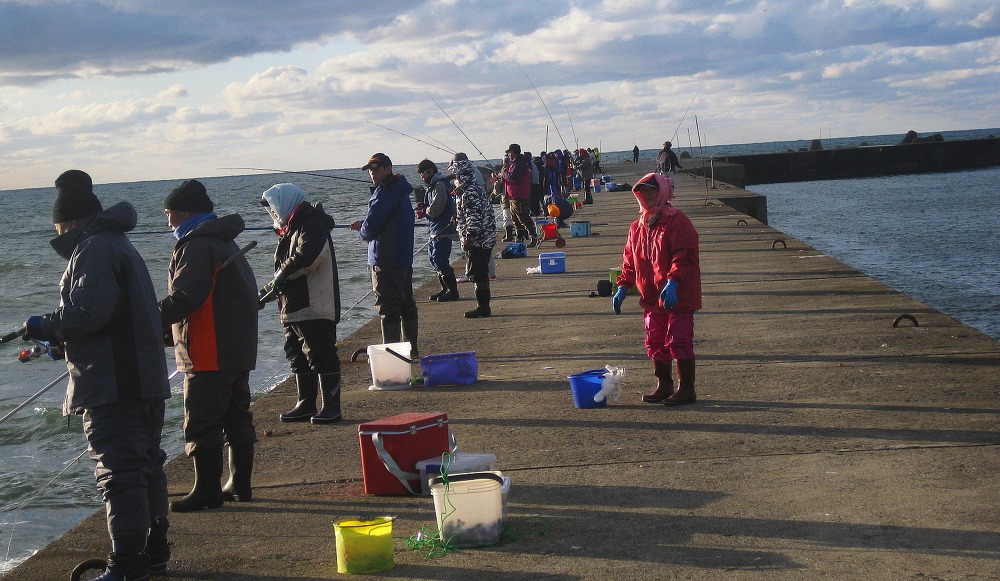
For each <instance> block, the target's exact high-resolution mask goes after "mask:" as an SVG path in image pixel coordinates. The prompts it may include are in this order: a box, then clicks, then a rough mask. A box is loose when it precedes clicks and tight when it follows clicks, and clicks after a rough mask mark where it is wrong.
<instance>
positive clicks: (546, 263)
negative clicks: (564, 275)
mask: <svg viewBox="0 0 1000 581" xmlns="http://www.w3.org/2000/svg"><path fill="white" fill-rule="evenodd" d="M538 266H539V267H541V269H542V274H554V273H559V272H566V253H565V252H543V253H541V254H539V255H538Z"/></svg>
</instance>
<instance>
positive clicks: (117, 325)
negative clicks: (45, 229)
mask: <svg viewBox="0 0 1000 581" xmlns="http://www.w3.org/2000/svg"><path fill="white" fill-rule="evenodd" d="M52 223H53V224H54V225H55V229H56V233H57V234H58V236H57V237H56V238H54V239H53V240H52V241H51V245H52V248H53V249H54V250H55V251H56V252H57V253H58V254H59V255H60V256H62V257H63V258H65V259H66V260H67V261H68V265H67V266H66V271H65V272H64V273H63V277H62V281H60V283H59V294H60V297H59V307H58V308H56V309H55V310H54V311H52V312H51V313H49V314H47V315H35V316H32V317H29V318H28V320H27V321H25V323H24V338H25V339H26V340H38V341H49V342H51V343H53V344H61V345H62V346H63V347H64V353H65V357H66V366H67V367H68V368H69V384H68V385H67V387H66V399H65V400H64V403H63V414H64V415H70V414H74V415H83V433H84V434H85V435H86V437H87V451H88V453H89V454H90V457H91V458H92V459H93V460H94V462H96V464H97V466H96V468H95V469H94V476H96V478H97V487H98V489H100V491H101V493H102V496H103V497H104V503H105V508H106V512H107V521H108V533H109V534H110V535H111V553H110V554H109V555H108V568H107V570H106V571H105V572H104V574H102V575H100V576H99V577H97V579H100V580H101V581H120V580H122V579H147V578H148V577H149V572H150V571H151V570H152V571H160V570H163V569H166V567H167V561H168V560H169V559H170V547H169V545H168V544H167V527H168V523H167V477H166V475H165V474H164V472H163V463H164V461H165V460H166V458H167V455H166V453H165V452H164V451H163V449H162V448H161V447H160V438H161V434H162V431H163V412H164V407H165V405H164V402H165V400H166V399H167V398H168V397H170V384H169V383H168V382H167V364H166V358H165V357H164V353H163V336H162V329H161V327H160V315H159V312H157V309H156V293H155V292H154V290H153V282H152V280H150V278H149V271H148V270H147V269H146V263H145V261H144V260H143V259H142V256H140V255H139V253H138V252H137V251H136V249H135V247H134V246H132V243H131V242H129V239H128V237H127V236H126V232H129V231H131V230H133V229H134V228H135V225H136V211H135V207H134V206H132V204H130V203H128V202H119V203H118V204H115V205H114V206H112V207H110V208H108V209H107V210H104V209H103V208H102V207H101V203H100V201H98V199H97V196H95V195H94V190H93V182H92V181H91V178H90V176H89V175H87V173H86V172H82V171H80V170H75V169H71V170H69V171H66V172H63V173H62V174H61V175H60V176H59V177H58V178H57V179H56V199H55V203H53V204H52Z"/></svg>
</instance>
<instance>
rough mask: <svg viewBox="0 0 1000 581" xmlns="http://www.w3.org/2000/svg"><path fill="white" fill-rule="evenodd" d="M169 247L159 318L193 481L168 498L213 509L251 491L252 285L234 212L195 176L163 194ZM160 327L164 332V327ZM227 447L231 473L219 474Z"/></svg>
mask: <svg viewBox="0 0 1000 581" xmlns="http://www.w3.org/2000/svg"><path fill="white" fill-rule="evenodd" d="M163 207H164V213H165V214H166V215H167V225H168V226H170V228H171V229H172V230H173V231H174V237H175V238H176V239H177V243H176V244H175V245H174V252H173V255H172V256H171V257H170V265H169V266H168V267H167V296H166V297H165V298H164V299H163V300H161V301H160V304H159V306H160V321H161V323H162V324H163V326H164V329H168V328H169V329H170V333H171V335H170V344H172V345H173V346H174V358H175V359H176V361H177V370H178V371H181V372H183V373H184V452H185V453H186V454H187V455H188V456H190V457H191V460H192V461H193V462H194V477H195V481H194V487H193V488H192V489H191V492H190V493H188V494H187V496H185V497H184V498H182V499H180V500H175V501H174V502H171V503H170V510H172V511H173V512H191V511H195V510H201V509H203V508H215V507H218V506H222V502H223V500H227V499H228V500H234V501H237V502H246V501H249V500H250V499H251V497H252V494H253V493H252V488H251V483H250V480H251V473H252V472H253V453H254V443H255V442H256V441H257V432H256V430H255V429H254V425H253V413H252V412H251V411H250V370H252V369H254V368H255V367H256V366H257V282H256V280H255V279H254V276H253V270H252V269H251V268H250V263H248V262H247V259H246V258H245V257H244V256H243V255H242V254H240V252H239V248H238V247H237V245H236V242H235V241H234V239H235V238H236V236H238V235H239V234H240V232H243V228H244V223H243V218H242V217H241V216H240V215H239V214H231V215H229V216H223V217H221V218H220V217H218V216H216V214H215V213H214V209H215V205H214V204H213V203H212V200H211V198H209V197H208V193H207V192H206V191H205V186H204V185H203V184H202V183H201V182H199V181H198V180H187V181H185V182H184V183H182V184H181V185H180V186H178V187H176V188H174V189H173V190H172V191H171V192H170V193H169V194H168V195H167V197H166V198H165V199H164V200H163ZM165 333H166V331H165ZM226 442H228V443H229V474H230V479H229V482H228V483H227V484H226V487H225V489H223V487H222V486H221V484H220V481H219V479H220V478H221V477H222V464H223V458H222V451H223V445H224V444H225V443H226Z"/></svg>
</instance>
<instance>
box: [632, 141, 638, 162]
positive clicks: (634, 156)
mask: <svg viewBox="0 0 1000 581" xmlns="http://www.w3.org/2000/svg"><path fill="white" fill-rule="evenodd" d="M632 163H639V146H638V145H636V146H635V147H633V148H632Z"/></svg>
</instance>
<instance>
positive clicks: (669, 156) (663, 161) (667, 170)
mask: <svg viewBox="0 0 1000 581" xmlns="http://www.w3.org/2000/svg"><path fill="white" fill-rule="evenodd" d="M673 145H674V144H673V143H670V142H669V141H664V142H663V149H661V150H660V152H659V153H658V154H656V173H659V174H662V175H665V176H667V177H669V178H672V177H674V172H676V171H677V170H679V169H683V167H682V166H681V162H680V160H679V159H677V154H676V153H674V150H673V149H670V148H671V147H673Z"/></svg>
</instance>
